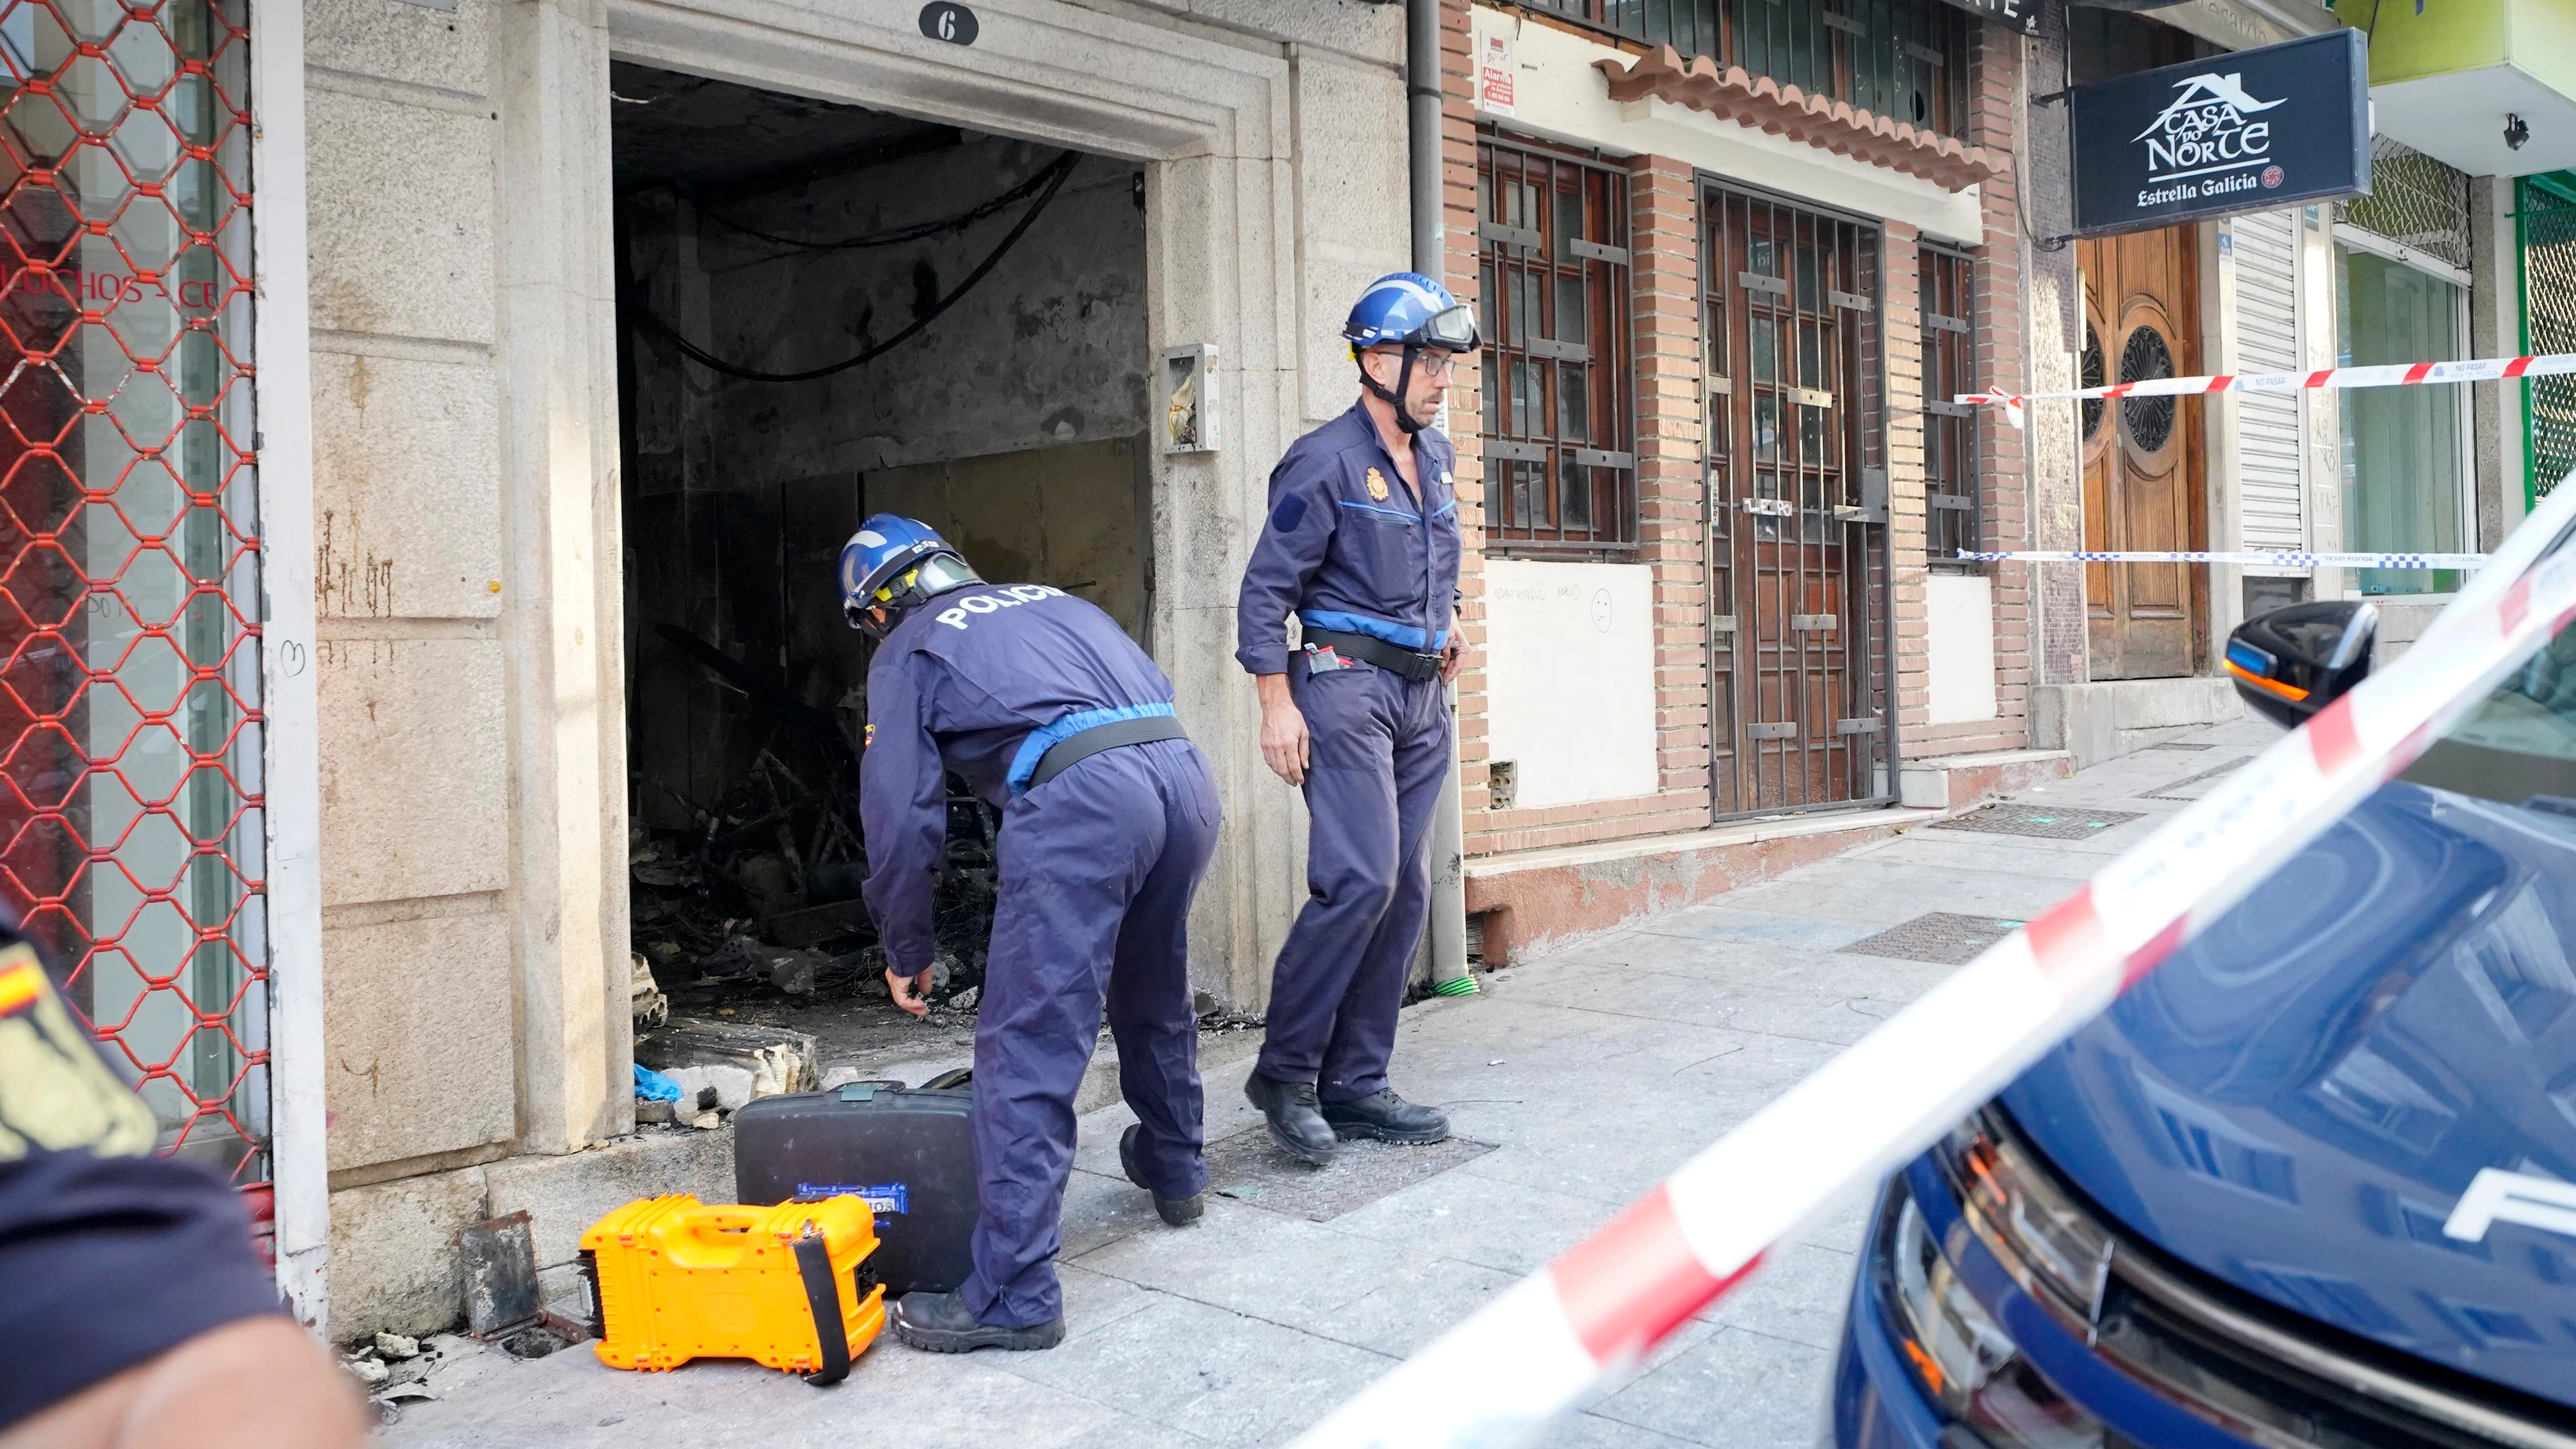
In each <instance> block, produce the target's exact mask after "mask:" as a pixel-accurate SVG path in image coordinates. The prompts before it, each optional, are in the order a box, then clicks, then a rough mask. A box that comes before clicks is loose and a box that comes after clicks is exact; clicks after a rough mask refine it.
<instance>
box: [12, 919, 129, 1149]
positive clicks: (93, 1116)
mask: <svg viewBox="0 0 2576 1449" xmlns="http://www.w3.org/2000/svg"><path fill="white" fill-rule="evenodd" d="M0 1003H5V1005H0V1162H7V1161H11V1160H14V1159H17V1158H21V1157H24V1156H26V1155H27V1153H28V1152H30V1151H31V1150H38V1149H41V1150H44V1151H50V1152H61V1151H65V1150H69V1149H75V1148H78V1149H86V1150H88V1151H90V1152H93V1153H96V1154H98V1155H99V1156H101V1157H141V1156H143V1155H144V1154H145V1153H148V1152H150V1151H151V1150H152V1142H153V1138H154V1137H155V1136H157V1135H158V1129H157V1127H156V1126H155V1124H154V1123H153V1120H152V1109H151V1108H149V1107H146V1106H144V1105H143V1099H142V1098H140V1097H137V1096H136V1095H134V1093H133V1092H132V1091H130V1090H128V1089H127V1087H126V1085H125V1084H124V1083H123V1082H120V1081H118V1080H117V1079H116V1074H115V1073H113V1072H110V1071H109V1070H108V1069H107V1063H106V1062H104V1061H101V1060H100V1059H99V1055H98V1048H97V1047H96V1045H94V1044H93V1043H92V1042H91V1041H90V1037H89V1033H88V1032H86V1031H84V1030H82V1029H81V1024H80V1022H79V1021H78V1020H76V1019H75V1018H74V1017H73V1016H72V1013H71V1008H70V1007H67V1006H65V1005H63V999H62V997H61V996H60V995H58V994H56V992H55V991H54V983H53V982H52V980H51V979H49V978H48V977H47V976H46V975H45V968H44V965H43V963H42V962H40V961H38V960H37V959H36V951H35V948H34V947H32V946H29V945H27V944H26V943H25V942H23V941H22V942H18V943H16V944H13V945H11V946H9V947H8V948H6V949H5V950H0Z"/></svg>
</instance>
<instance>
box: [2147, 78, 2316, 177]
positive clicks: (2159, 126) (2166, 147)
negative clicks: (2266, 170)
mask: <svg viewBox="0 0 2576 1449" xmlns="http://www.w3.org/2000/svg"><path fill="white" fill-rule="evenodd" d="M2174 89H2175V91H2177V92H2178V93H2179V94H2177V95H2176V96H2175V97H2174V98H2173V100H2171V101H2170V102H2168V103H2167V104H2166V106H2165V108H2164V109H2163V110H2162V111H2159V112H2158V113H2157V114H2156V118H2155V119H2154V120H2152V121H2149V122H2148V123H2147V128H2146V129H2145V130H2143V131H2140V132H2139V133H2138V134H2137V135H2135V136H2132V137H2130V138H2129V139H2130V143H2131V144H2132V145H2136V144H2140V143H2143V144H2144V145H2145V146H2146V148H2147V183H2148V189H2147V190H2146V191H2144V192H2141V193H2140V194H2139V196H2138V204H2139V205H2140V206H2153V205H2156V204H2157V203H2159V202H2164V201H2180V200H2186V199H2190V198H2193V197H2199V196H2211V195H2217V194H2219V193H2222V192H2229V191H2250V190H2252V189H2254V186H2255V185H2256V181H2255V178H2254V177H2252V176H2249V175H2243V174H2241V173H2244V172H2250V171H2253V170H2255V169H2256V168H2258V167H2261V166H2263V165H2265V164H2266V163H2267V162H2269V161H2270V159H2271V153H2272V123H2271V122H2270V121H2268V120H2259V121H2258V120H2254V119H2252V118H2253V117H2255V116H2259V115H2261V114H2262V113H2263V112H2265V111H2268V110H2271V109H2272V108H2273V107H2275V106H2278V105H2280V104H2281V103H2282V102H2281V101H2278V100H2271V101H2258V100H2256V99H2255V98H2254V97H2253V96H2251V95H2249V94H2247V93H2246V90H2245V84H2244V77H2243V75H2242V74H2241V73H2238V72H2230V73H2228V74H2226V75H2219V74H2217V73H2215V72H2204V73H2202V74H2200V75H2194V76H2186V77H2184V78H2183V79H2181V80H2179V81H2176V82H2174ZM2200 178H2208V179H2206V180H2202V179H2200ZM2195 182H2196V183H2197V184H2194V183H2195ZM2273 184H2274V185H2275V186H2277V185H2278V184H2279V183H2278V182H2274V183H2273Z"/></svg>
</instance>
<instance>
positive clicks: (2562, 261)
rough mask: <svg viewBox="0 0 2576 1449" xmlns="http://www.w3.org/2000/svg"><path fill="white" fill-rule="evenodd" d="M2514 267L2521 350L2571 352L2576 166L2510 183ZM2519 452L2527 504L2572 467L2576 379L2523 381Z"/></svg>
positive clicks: (2575, 339) (2574, 348) (2574, 341)
mask: <svg viewBox="0 0 2576 1449" xmlns="http://www.w3.org/2000/svg"><path fill="white" fill-rule="evenodd" d="M2513 209H2514V235H2515V241H2516V244H2517V251H2518V252H2519V254H2520V257H2521V271H2522V351H2524V352H2526V353H2543V352H2576V172H2568V171H2558V172H2553V173H2551V174H2549V175H2546V176H2526V177H2523V178H2522V179H2521V180H2520V181H2518V182H2516V183H2515V184H2514V208H2513ZM2523 388H2524V392H2523V458H2524V461H2525V466H2526V469H2527V472H2526V475H2525V477H2526V484H2525V486H2526V488H2527V489H2528V492H2529V497H2530V499H2531V501H2532V502H2535V503H2537V502H2538V501H2540V500H2541V499H2543V498H2546V497H2548V496H2549V491H2550V490H2551V489H2553V488H2555V487H2557V486H2558V480H2560V479H2561V478H2564V477H2566V476H2567V474H2568V473H2569V472H2570V471H2571V470H2576V378H2568V377H2535V378H2531V379H2529V380H2527V381H2525V382H2524V383H2523Z"/></svg>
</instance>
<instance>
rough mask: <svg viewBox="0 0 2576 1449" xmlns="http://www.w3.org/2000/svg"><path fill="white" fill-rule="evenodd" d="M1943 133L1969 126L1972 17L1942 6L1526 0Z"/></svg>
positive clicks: (1876, 1)
mask: <svg viewBox="0 0 2576 1449" xmlns="http://www.w3.org/2000/svg"><path fill="white" fill-rule="evenodd" d="M1528 7H1529V8H1530V9H1532V10H1542V11H1547V12H1550V13H1553V14H1557V15H1562V16H1565V17H1566V18H1567V19H1570V20H1573V21H1576V22H1578V23H1581V24H1584V25H1588V26H1591V27H1593V28H1596V29H1600V30H1606V31H1609V32H1611V33H1612V34H1614V35H1618V36H1621V37H1623V38H1626V39H1629V40H1641V41H1644V42H1645V43H1646V44H1648V45H1669V46H1671V47H1672V48H1673V49H1675V50H1678V51H1680V52H1681V53H1682V54H1683V55H1686V56H1688V55H1705V56H1707V57H1709V58H1710V59H1712V60H1715V61H1716V62H1717V63H1718V64H1720V65H1721V66H1726V65H1740V66H1742V67H1744V69H1745V71H1746V72H1747V73H1748V74H1751V75H1756V76H1769V77H1771V78H1772V79H1774V80H1777V81H1779V82H1780V83H1782V84H1783V85H1795V86H1797V87H1798V88H1800V89H1801V90H1804V91H1806V92H1807V93H1808V94H1810V95H1821V96H1825V97H1828V98H1830V99H1833V100H1837V101H1843V102H1846V103H1848V104H1851V105H1854V106H1859V107H1862V108H1864V109H1866V110H1868V111H1869V112H1871V113H1872V114H1873V115H1880V116H1885V117H1887V118H1888V119H1890V120H1896V121H1904V122H1907V123H1909V124H1911V125H1916V126H1922V127H1925V128H1927V129H1929V130H1932V131H1934V132H1937V133H1938V134H1941V135H1944V136H1960V135H1965V134H1967V130H1968V91H1969V67H1968V48H1969V46H1970V45H1971V44H1973V43H1974V42H1975V40H1976V33H1977V32H1976V27H1977V24H1978V22H1977V17H1975V16H1973V15H1970V14H1969V13H1967V12H1966V11H1964V10H1960V9H1957V8H1955V7H1953V6H1950V5H1945V4H1942V3H1940V0H1528Z"/></svg>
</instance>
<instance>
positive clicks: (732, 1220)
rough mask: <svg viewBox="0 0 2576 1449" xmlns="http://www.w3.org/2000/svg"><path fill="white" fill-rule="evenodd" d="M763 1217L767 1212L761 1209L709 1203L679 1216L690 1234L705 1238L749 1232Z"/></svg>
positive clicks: (758, 1224)
mask: <svg viewBox="0 0 2576 1449" xmlns="http://www.w3.org/2000/svg"><path fill="white" fill-rule="evenodd" d="M765 1216H767V1212H766V1211H765V1210H764V1209H761V1208H756V1207H742V1206H737V1205H735V1204H731V1203H710V1204H707V1205H704V1206H700V1207H693V1208H691V1209H689V1210H688V1211H687V1212H686V1213H684V1214H682V1215H681V1219H680V1221H681V1223H682V1224H683V1225H684V1226H685V1227H686V1228H687V1229H688V1230H689V1231H690V1232H692V1233H694V1234H696V1235H697V1236H699V1237H702V1238H706V1237H713V1236H714V1235H716V1234H717V1233H745V1232H749V1231H751V1230H752V1229H753V1228H756V1227H758V1226H760V1220H761V1219H762V1218H763V1217H765Z"/></svg>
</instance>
